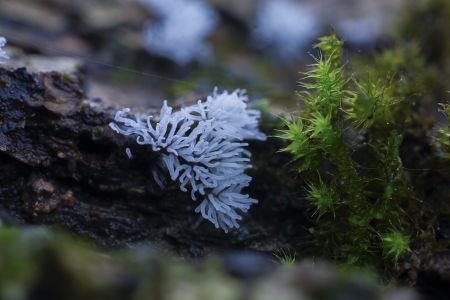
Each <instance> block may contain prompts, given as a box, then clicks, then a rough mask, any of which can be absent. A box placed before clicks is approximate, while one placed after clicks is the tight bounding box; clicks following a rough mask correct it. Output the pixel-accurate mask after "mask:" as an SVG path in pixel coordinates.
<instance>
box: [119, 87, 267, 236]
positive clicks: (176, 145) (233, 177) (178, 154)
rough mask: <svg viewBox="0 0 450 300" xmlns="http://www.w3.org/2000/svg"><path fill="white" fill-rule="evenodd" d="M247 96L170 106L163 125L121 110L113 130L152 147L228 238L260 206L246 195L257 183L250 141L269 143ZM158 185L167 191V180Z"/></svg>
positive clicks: (156, 176)
mask: <svg viewBox="0 0 450 300" xmlns="http://www.w3.org/2000/svg"><path fill="white" fill-rule="evenodd" d="M247 101H248V97H247V96H246V94H245V92H244V91H241V90H236V91H234V92H233V93H228V92H223V93H218V92H217V90H215V91H214V93H213V94H212V95H211V96H209V97H208V98H207V99H206V101H198V102H197V104H195V105H192V106H188V107H185V108H182V109H181V110H179V111H177V112H173V110H172V108H171V107H170V106H168V105H167V102H166V101H164V104H163V107H162V109H161V112H160V115H159V118H158V120H155V121H156V122H155V121H153V120H152V117H151V116H149V117H146V118H143V117H139V116H129V115H128V112H129V109H123V110H119V111H118V112H117V113H116V115H115V118H114V122H112V123H111V124H110V127H111V128H112V129H113V130H115V131H116V132H117V133H120V134H123V135H126V136H133V137H136V142H137V143H138V144H140V145H150V146H151V147H152V150H153V151H155V152H159V153H160V155H161V162H162V165H163V166H164V167H165V168H166V169H167V170H168V172H169V175H170V178H171V180H173V181H177V182H178V183H179V185H180V190H181V191H183V192H190V194H191V198H192V200H194V201H197V200H201V202H200V204H199V205H198V206H197V208H196V209H195V212H197V213H200V214H201V215H202V216H203V217H204V218H205V219H207V220H208V221H210V222H212V223H213V224H214V225H215V227H216V228H222V229H223V230H224V231H225V232H228V230H229V229H232V228H238V227H239V224H238V221H239V220H241V219H242V216H241V215H240V213H244V212H247V211H248V209H249V208H250V206H251V205H252V204H253V203H256V202H257V200H255V199H252V198H250V197H249V195H245V194H242V189H243V188H244V187H246V186H248V185H249V183H250V181H251V177H250V176H248V175H246V174H245V171H246V169H248V168H249V167H250V157H251V153H250V152H249V151H248V150H247V149H245V147H246V146H247V145H248V144H247V143H245V142H244V140H251V139H253V140H265V139H266V136H265V135H264V134H263V133H261V132H260V131H259V130H258V119H259V117H260V113H259V111H257V110H252V109H248V108H247ZM154 179H155V181H156V182H157V183H158V184H159V185H162V180H161V175H160V174H159V173H154Z"/></svg>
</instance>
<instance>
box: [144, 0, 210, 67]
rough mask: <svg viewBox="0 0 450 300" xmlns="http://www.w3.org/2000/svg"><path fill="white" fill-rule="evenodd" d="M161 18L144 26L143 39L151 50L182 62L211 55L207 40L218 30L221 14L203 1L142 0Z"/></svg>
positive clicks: (198, 59) (182, 63)
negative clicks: (218, 14)
mask: <svg viewBox="0 0 450 300" xmlns="http://www.w3.org/2000/svg"><path fill="white" fill-rule="evenodd" d="M140 2H141V3H142V4H144V5H146V6H147V7H148V8H149V9H150V10H151V11H152V12H155V13H156V14H157V15H159V17H160V21H159V22H156V23H152V24H149V25H148V26H147V27H146V28H145V32H144V40H145V44H146V47H147V49H148V50H149V51H151V52H153V53H155V54H157V55H160V56H163V57H167V58H169V59H172V60H173V61H175V62H176V63H178V64H180V65H184V64H187V63H189V62H191V61H193V60H197V61H203V60H205V59H208V58H209V57H210V56H211V53H212V51H211V48H210V46H209V45H208V44H207V43H206V42H205V39H206V38H207V37H208V36H209V35H210V33H211V32H212V31H213V30H214V29H215V27H216V25H217V21H218V16H217V13H216V12H215V10H214V9H213V8H212V7H210V6H209V5H208V4H207V3H205V2H203V1H201V0H140Z"/></svg>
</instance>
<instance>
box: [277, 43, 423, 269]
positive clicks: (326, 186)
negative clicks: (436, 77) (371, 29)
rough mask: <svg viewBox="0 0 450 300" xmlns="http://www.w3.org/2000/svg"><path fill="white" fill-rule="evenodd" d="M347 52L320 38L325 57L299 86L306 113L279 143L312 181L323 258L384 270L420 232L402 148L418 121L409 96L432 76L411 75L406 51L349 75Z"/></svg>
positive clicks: (294, 120) (419, 65)
mask: <svg viewBox="0 0 450 300" xmlns="http://www.w3.org/2000/svg"><path fill="white" fill-rule="evenodd" d="M342 46H343V43H342V42H341V41H340V40H338V39H337V38H336V36H335V35H331V36H327V37H324V38H321V39H320V41H319V43H318V44H317V46H316V47H318V48H319V49H320V50H321V56H320V57H319V58H317V59H316V62H315V63H314V64H313V65H312V66H311V67H310V70H309V71H308V72H307V73H306V76H305V78H303V80H301V82H300V85H301V87H302V88H304V91H303V92H301V93H299V95H300V97H301V100H302V103H303V107H302V109H301V110H300V111H298V112H297V113H295V114H294V115H293V117H292V119H289V120H285V125H286V128H285V129H283V130H281V132H280V134H279V137H280V138H281V139H283V140H286V141H287V142H288V143H289V144H288V145H287V146H286V147H285V148H284V149H283V151H285V152H289V153H290V154H291V155H292V156H293V158H294V161H295V165H296V169H297V171H298V172H299V173H301V174H302V175H303V176H304V177H305V178H306V180H307V181H309V182H310V183H309V184H308V186H307V189H306V194H307V195H306V198H307V199H308V200H309V202H310V203H311V206H312V209H313V211H314V215H315V216H316V222H315V223H316V226H315V227H314V229H313V230H312V231H313V232H314V236H315V238H316V239H317V243H318V244H319V245H320V247H321V250H323V252H324V253H323V254H324V255H326V256H327V257H331V258H333V259H335V260H337V261H341V262H344V263H346V264H350V265H358V266H364V265H365V266H376V267H380V268H384V267H385V265H387V264H391V262H393V261H394V262H395V261H397V260H398V259H399V257H400V256H401V255H402V254H405V253H407V252H408V251H409V243H410V236H414V233H415V229H414V222H413V220H412V219H411V218H410V217H409V216H408V211H406V208H409V207H417V205H418V203H419V201H418V199H416V197H415V196H414V195H413V193H412V188H411V186H410V183H409V181H408V177H407V174H406V173H405V171H404V169H403V168H402V161H401V158H400V150H399V149H400V145H401V143H402V140H403V132H404V131H405V128H407V127H408V124H409V123H411V122H412V120H411V110H412V106H413V104H414V103H413V102H412V101H410V100H409V99H410V98H409V96H411V95H413V94H414V93H415V91H416V90H415V89H416V87H415V86H416V85H417V84H418V83H419V82H422V81H423V82H426V80H425V78H424V77H425V76H427V75H426V72H422V74H423V76H417V75H416V73H415V72H405V66H406V63H405V61H404V52H402V51H405V50H402V51H400V50H399V51H397V52H396V51H392V50H390V51H386V52H384V53H382V54H380V55H379V56H377V57H376V59H374V63H373V68H372V67H371V72H370V74H369V73H367V72H365V70H364V69H361V68H360V69H350V66H349V65H344V64H343V63H342V59H343V57H342ZM408 53H409V54H408V55H410V56H411V57H414V63H415V69H420V68H422V67H423V66H424V64H423V63H422V62H421V61H420V59H419V56H418V55H416V54H417V52H414V50H411V49H410V50H409V52H408ZM409 74H415V76H416V77H413V76H410V75H409ZM424 84H425V83H424ZM383 256H384V257H385V259H382V257H383Z"/></svg>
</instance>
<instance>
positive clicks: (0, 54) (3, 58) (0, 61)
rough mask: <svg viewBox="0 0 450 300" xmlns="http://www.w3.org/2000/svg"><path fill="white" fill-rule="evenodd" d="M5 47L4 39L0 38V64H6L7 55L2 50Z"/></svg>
mask: <svg viewBox="0 0 450 300" xmlns="http://www.w3.org/2000/svg"><path fill="white" fill-rule="evenodd" d="M5 45H6V39H5V38H4V37H1V36H0V64H4V63H6V62H7V61H8V59H9V56H8V54H6V52H5V50H3V47H5Z"/></svg>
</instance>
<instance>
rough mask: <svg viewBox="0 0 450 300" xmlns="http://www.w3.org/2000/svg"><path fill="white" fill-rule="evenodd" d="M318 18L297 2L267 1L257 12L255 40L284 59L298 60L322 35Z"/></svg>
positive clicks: (289, 0)
mask: <svg viewBox="0 0 450 300" xmlns="http://www.w3.org/2000/svg"><path fill="white" fill-rule="evenodd" d="M319 27H320V26H319V18H318V17H317V15H316V14H315V12H314V11H313V10H312V9H311V8H310V7H309V6H306V5H305V4H302V3H299V2H298V1H296V0H277V1H274V0H265V1H263V2H262V4H261V6H260V7H259V8H258V10H257V14H256V23H255V28H254V30H253V39H254V40H255V41H256V43H257V44H258V45H259V46H260V47H261V48H267V49H271V50H273V51H274V52H275V54H276V55H277V56H279V57H280V58H282V59H290V58H295V57H298V56H299V55H300V53H301V51H302V50H304V49H305V48H306V47H307V46H308V45H309V44H310V42H311V40H313V39H314V38H315V37H316V36H317V34H318V33H319Z"/></svg>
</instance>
